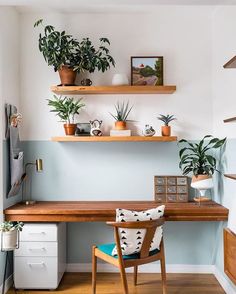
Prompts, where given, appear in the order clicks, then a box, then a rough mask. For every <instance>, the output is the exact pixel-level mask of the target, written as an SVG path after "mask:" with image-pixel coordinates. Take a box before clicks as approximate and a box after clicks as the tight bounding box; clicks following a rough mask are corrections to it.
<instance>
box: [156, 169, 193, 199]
mask: <svg viewBox="0 0 236 294" xmlns="http://www.w3.org/2000/svg"><path fill="white" fill-rule="evenodd" d="M154 191H155V195H154V196H155V201H156V202H162V203H163V202H188V177H186V176H161V175H160V176H154Z"/></svg>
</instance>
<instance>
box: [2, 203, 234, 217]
mask: <svg viewBox="0 0 236 294" xmlns="http://www.w3.org/2000/svg"><path fill="white" fill-rule="evenodd" d="M159 205H160V204H159V203H156V202H154V201H43V202H41V201H40V202H37V203H36V204H34V205H25V204H22V203H19V204H16V205H13V206H11V207H9V208H7V209H5V210H4V213H5V218H6V220H8V221H24V222H59V221H60V222H95V221H111V220H114V219H115V209H116V208H126V209H130V210H139V211H140V210H146V209H150V208H154V207H157V206H159ZM228 212H229V211H228V209H227V208H225V207H223V206H222V205H220V204H217V203H215V202H213V201H211V202H208V203H203V204H201V205H200V206H199V205H198V204H196V203H195V202H188V203H167V204H166V209H165V217H166V220H167V221H226V220H227V219H228Z"/></svg>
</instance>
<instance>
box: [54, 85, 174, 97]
mask: <svg viewBox="0 0 236 294" xmlns="http://www.w3.org/2000/svg"><path fill="white" fill-rule="evenodd" d="M51 91H52V92H54V93H55V94H59V95H82V94H89V95H92V94H172V93H174V92H175V91H176V86H86V87H85V86H52V87H51Z"/></svg>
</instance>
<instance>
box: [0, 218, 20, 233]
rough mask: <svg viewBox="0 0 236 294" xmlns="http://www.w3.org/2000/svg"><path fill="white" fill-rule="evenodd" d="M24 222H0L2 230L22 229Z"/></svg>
mask: <svg viewBox="0 0 236 294" xmlns="http://www.w3.org/2000/svg"><path fill="white" fill-rule="evenodd" d="M23 226H24V224H23V223H22V222H16V223H15V222H7V221H5V222H3V223H1V224H0V232H11V231H15V230H16V231H22V229H23Z"/></svg>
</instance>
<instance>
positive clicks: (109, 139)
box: [52, 136, 177, 142]
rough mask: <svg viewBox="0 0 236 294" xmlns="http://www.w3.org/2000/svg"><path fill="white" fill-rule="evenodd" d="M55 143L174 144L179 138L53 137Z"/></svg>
mask: <svg viewBox="0 0 236 294" xmlns="http://www.w3.org/2000/svg"><path fill="white" fill-rule="evenodd" d="M52 141H53V142H174V141H177V137H175V136H170V137H164V136H153V137H144V136H129V137H111V136H101V137H92V136H83V137H82V136H63V137H52Z"/></svg>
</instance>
